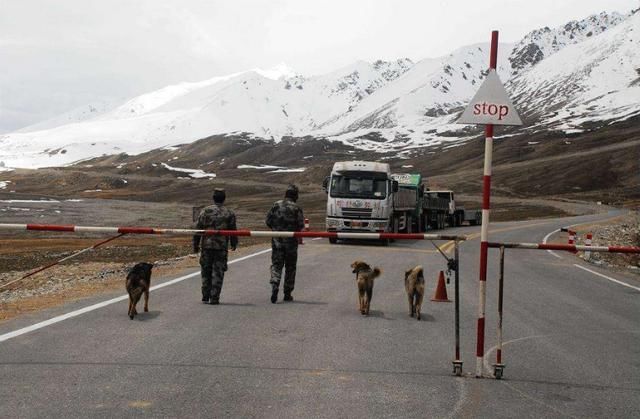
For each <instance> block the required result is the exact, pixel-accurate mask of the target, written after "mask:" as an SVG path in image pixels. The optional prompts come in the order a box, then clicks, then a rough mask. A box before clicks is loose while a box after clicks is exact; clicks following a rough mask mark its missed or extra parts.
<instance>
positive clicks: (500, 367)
mask: <svg viewBox="0 0 640 419" xmlns="http://www.w3.org/2000/svg"><path fill="white" fill-rule="evenodd" d="M503 297H504V246H500V276H499V277H498V348H497V350H496V363H495V364H493V375H494V377H496V379H497V380H499V379H501V378H502V373H503V372H504V364H503V363H502V301H503Z"/></svg>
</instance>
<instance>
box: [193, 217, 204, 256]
mask: <svg viewBox="0 0 640 419" xmlns="http://www.w3.org/2000/svg"><path fill="white" fill-rule="evenodd" d="M194 228H195V229H196V230H201V229H202V228H203V223H202V212H200V215H198V220H197V221H196V224H195V226H194ZM201 236H202V235H201V234H194V235H193V253H198V252H199V251H200V237H201Z"/></svg>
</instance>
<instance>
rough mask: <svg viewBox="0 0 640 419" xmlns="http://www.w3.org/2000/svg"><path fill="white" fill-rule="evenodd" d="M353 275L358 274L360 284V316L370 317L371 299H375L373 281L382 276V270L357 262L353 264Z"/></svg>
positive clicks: (357, 280)
mask: <svg viewBox="0 0 640 419" xmlns="http://www.w3.org/2000/svg"><path fill="white" fill-rule="evenodd" d="M351 267H352V268H353V273H354V274H356V283H357V284H358V302H359V307H360V314H362V315H365V316H366V315H369V306H370V304H371V297H373V280H374V279H376V278H377V277H379V276H380V274H382V270H381V269H380V268H373V269H371V266H369V265H367V264H366V263H364V262H362V261H359V260H356V261H355V262H353V263H352V264H351Z"/></svg>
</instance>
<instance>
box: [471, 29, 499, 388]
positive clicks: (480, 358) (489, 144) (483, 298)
mask: <svg viewBox="0 0 640 419" xmlns="http://www.w3.org/2000/svg"><path fill="white" fill-rule="evenodd" d="M497 64H498V31H493V32H491V53H490V57H489V71H490V72H491V71H496V67H497ZM492 158H493V124H487V125H486V126H485V142H484V176H483V182H482V228H481V229H480V278H479V279H480V282H479V292H478V294H479V302H478V328H477V329H478V335H477V341H476V342H477V344H476V377H482V369H483V362H484V322H485V305H486V302H487V253H488V250H489V246H488V244H489V212H490V208H491V164H492Z"/></svg>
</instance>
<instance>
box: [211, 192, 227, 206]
mask: <svg viewBox="0 0 640 419" xmlns="http://www.w3.org/2000/svg"><path fill="white" fill-rule="evenodd" d="M226 197H227V194H226V193H225V192H224V189H222V188H215V189H214V190H213V202H215V203H216V204H222V203H223V202H224V200H225V199H226Z"/></svg>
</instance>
